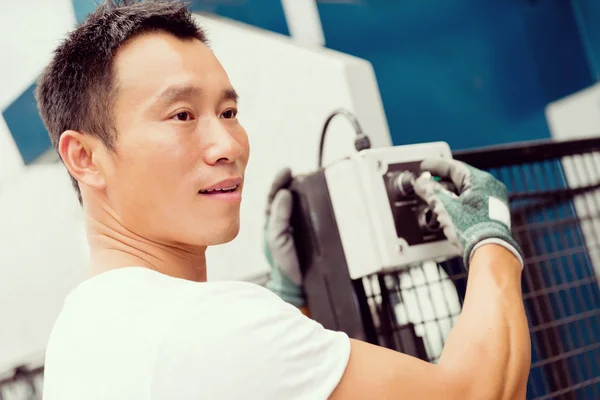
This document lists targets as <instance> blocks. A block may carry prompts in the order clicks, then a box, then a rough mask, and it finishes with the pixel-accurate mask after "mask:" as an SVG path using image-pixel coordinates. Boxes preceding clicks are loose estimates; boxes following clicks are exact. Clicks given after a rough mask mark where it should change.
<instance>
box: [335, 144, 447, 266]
mask: <svg viewBox="0 0 600 400" xmlns="http://www.w3.org/2000/svg"><path fill="white" fill-rule="evenodd" d="M429 157H441V158H452V153H451V151H450V147H449V146H448V145H447V144H446V143H444V142H435V143H423V144H416V145H407V146H394V147H387V148H376V149H369V150H364V151H361V152H359V153H356V154H354V155H353V156H351V157H349V158H347V159H345V160H342V161H340V162H338V163H336V164H333V165H331V166H329V167H327V168H326V169H325V170H324V175H325V178H326V183H327V191H328V194H329V198H330V201H331V207H332V209H333V213H334V216H335V221H336V224H337V227H338V229H339V235H340V239H341V242H342V245H343V248H344V253H345V255H346V259H347V262H348V268H349V269H350V273H351V276H352V277H353V278H358V277H362V276H365V275H367V274H369V273H373V272H379V271H391V270H397V269H402V268H405V267H408V266H411V265H415V264H418V263H421V262H423V261H429V260H434V261H440V260H443V259H447V258H450V257H455V256H456V255H457V253H456V249H455V248H454V247H453V246H452V245H450V243H448V241H447V239H446V237H445V236H444V234H443V232H442V229H441V228H440V226H439V224H438V222H437V219H436V216H435V214H434V213H433V212H432V210H430V209H429V207H428V206H427V204H425V202H424V201H422V200H421V199H420V198H419V197H418V196H416V195H415V193H414V191H413V190H412V181H413V179H414V178H415V177H418V176H419V175H420V174H421V173H422V171H421V170H420V164H421V161H422V160H423V159H425V158H429ZM441 183H443V184H445V185H449V183H447V182H441ZM450 190H452V188H450Z"/></svg>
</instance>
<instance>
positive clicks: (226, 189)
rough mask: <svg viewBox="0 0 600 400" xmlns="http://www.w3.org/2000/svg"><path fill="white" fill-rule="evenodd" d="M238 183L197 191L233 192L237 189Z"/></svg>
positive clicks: (209, 192)
mask: <svg viewBox="0 0 600 400" xmlns="http://www.w3.org/2000/svg"><path fill="white" fill-rule="evenodd" d="M239 186H240V185H233V186H228V187H218V188H215V189H205V190H200V191H198V193H200V194H208V195H211V194H219V193H232V192H235V191H236V190H238V187H239Z"/></svg>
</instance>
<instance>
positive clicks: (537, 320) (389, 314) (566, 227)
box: [363, 143, 600, 399]
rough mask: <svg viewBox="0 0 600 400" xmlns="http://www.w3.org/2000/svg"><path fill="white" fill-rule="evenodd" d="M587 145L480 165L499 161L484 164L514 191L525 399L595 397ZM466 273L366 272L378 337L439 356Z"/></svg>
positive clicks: (594, 202) (598, 247) (597, 311)
mask: <svg viewBox="0 0 600 400" xmlns="http://www.w3.org/2000/svg"><path fill="white" fill-rule="evenodd" d="M596 145H598V143H596ZM597 147H598V146H596V147H595V148H594V149H595V150H598V148H597ZM592 150H593V149H590V148H586V147H585V146H581V148H580V149H579V151H578V152H577V153H575V154H568V155H565V156H556V157H548V155H547V154H543V153H540V155H539V158H540V160H539V161H538V160H536V157H538V156H537V155H536V153H535V152H531V154H529V156H528V157H526V158H527V161H526V162H525V161H520V162H515V163H512V162H508V161H507V162H505V163H503V162H502V160H500V161H496V162H495V163H488V162H482V164H484V166H485V164H493V165H495V166H494V167H491V168H484V169H487V170H488V171H489V172H491V173H492V174H493V175H494V176H496V177H497V178H498V179H500V180H501V181H503V182H504V183H505V184H506V186H507V188H508V190H509V192H510V198H511V214H512V220H513V234H514V236H515V239H516V240H517V241H518V242H519V244H520V245H521V246H522V248H523V252H524V255H525V268H524V273H523V298H524V302H525V307H526V311H527V317H528V321H529V325H530V331H531V343H532V366H531V372H530V378H529V382H528V394H527V397H528V398H529V399H600V363H599V360H600V319H599V318H600V290H599V287H598V279H597V275H598V273H597V271H598V270H599V269H600V192H599V190H600V153H599V152H597V151H592ZM522 151H524V152H527V149H526V148H524V149H522ZM570 153H574V152H572V151H571V152H570ZM498 154H502V153H501V152H500V153H498ZM498 154H497V155H496V156H498ZM457 158H460V157H457ZM465 158H466V160H465V161H472V162H471V164H474V165H475V166H477V160H481V158H473V157H465ZM466 280H467V273H466V271H465V269H464V268H463V267H462V264H461V262H460V260H452V261H450V262H446V263H443V264H440V265H436V264H434V263H426V264H424V265H422V266H418V267H414V268H412V269H409V270H406V271H402V272H400V273H393V274H378V275H374V276H369V277H365V278H363V286H364V288H365V289H364V290H365V296H366V300H367V303H368V306H369V309H370V310H371V316H372V319H373V324H374V326H375V330H376V332H377V339H378V341H379V344H380V345H383V346H386V347H389V348H393V349H396V350H399V351H402V352H405V353H408V354H412V355H415V356H417V357H420V358H422V359H424V360H427V361H430V362H437V361H438V359H439V357H440V353H441V350H442V347H443V345H444V341H445V339H446V337H447V336H448V333H449V332H450V329H451V327H452V326H453V325H454V323H455V322H456V319H457V317H458V314H459V313H460V309H461V304H462V300H463V298H464V293H465V287H466Z"/></svg>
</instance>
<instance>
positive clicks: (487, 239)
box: [463, 222, 525, 269]
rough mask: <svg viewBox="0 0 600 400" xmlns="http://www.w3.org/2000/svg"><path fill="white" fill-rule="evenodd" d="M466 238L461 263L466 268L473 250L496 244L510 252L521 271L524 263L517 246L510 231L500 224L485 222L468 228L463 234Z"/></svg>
mask: <svg viewBox="0 0 600 400" xmlns="http://www.w3.org/2000/svg"><path fill="white" fill-rule="evenodd" d="M465 237H466V238H467V241H466V245H465V252H464V255H463V262H464V265H465V267H466V268H468V267H469V264H470V262H471V257H472V256H473V253H475V250H477V249H478V248H480V247H481V246H483V245H485V244H490V243H493V244H497V245H500V246H502V247H504V248H505V249H507V250H508V251H510V252H511V253H512V254H513V255H514V256H515V257H516V258H517V259H518V260H519V262H520V263H521V269H523V267H524V265H525V263H524V261H523V255H522V251H521V248H520V246H519V244H518V243H517V242H516V241H515V240H514V239H513V237H512V235H511V233H510V231H509V230H508V229H507V228H506V227H505V226H504V225H502V224H501V223H498V222H486V223H485V224H478V225H475V226H473V227H471V228H469V229H468V230H467V231H466V232H465Z"/></svg>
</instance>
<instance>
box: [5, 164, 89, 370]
mask: <svg viewBox="0 0 600 400" xmlns="http://www.w3.org/2000/svg"><path fill="white" fill-rule="evenodd" d="M0 255H1V257H0V317H1V319H0V321H1V322H0V324H1V329H0V372H2V371H3V370H4V369H5V368H8V366H9V365H12V364H14V363H18V362H22V361H23V360H24V359H26V360H27V359H30V358H31V357H32V356H35V355H37V354H39V353H40V352H42V351H43V349H44V348H45V345H46V340H47V337H48V335H49V333H50V328H51V326H52V323H53V322H54V319H55V318H56V316H57V315H58V311H59V310H60V307H61V306H62V303H63V299H64V297H65V295H66V294H67V293H68V291H69V290H70V289H71V288H72V287H73V286H74V285H75V284H77V283H78V282H79V281H80V280H81V279H82V277H83V274H84V272H85V266H86V263H87V245H86V243H85V236H84V228H83V215H82V212H81V207H80V206H79V203H78V202H77V198H76V196H75V194H74V191H73V189H72V186H71V182H70V179H69V177H68V175H67V172H66V169H65V168H64V167H63V166H62V165H61V164H54V165H51V164H45V165H41V166H35V167H29V168H27V169H26V171H25V172H24V173H23V174H21V175H20V179H18V180H17V181H16V182H13V184H11V185H10V187H8V188H6V189H5V190H3V191H2V192H0Z"/></svg>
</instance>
